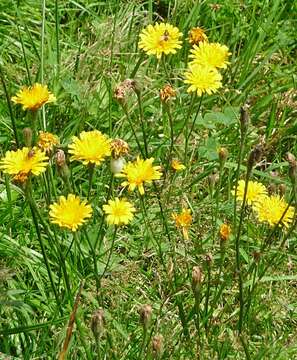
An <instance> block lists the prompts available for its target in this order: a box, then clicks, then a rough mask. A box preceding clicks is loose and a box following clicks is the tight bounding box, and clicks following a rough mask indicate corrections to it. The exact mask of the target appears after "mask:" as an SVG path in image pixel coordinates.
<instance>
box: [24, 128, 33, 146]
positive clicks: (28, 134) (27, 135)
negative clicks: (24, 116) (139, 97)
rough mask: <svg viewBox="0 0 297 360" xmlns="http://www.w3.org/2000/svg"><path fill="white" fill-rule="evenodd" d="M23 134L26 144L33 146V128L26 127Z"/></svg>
mask: <svg viewBox="0 0 297 360" xmlns="http://www.w3.org/2000/svg"><path fill="white" fill-rule="evenodd" d="M23 135H24V143H25V146H27V147H31V146H32V137H33V133H32V129H30V128H28V127H27V128H24V129H23Z"/></svg>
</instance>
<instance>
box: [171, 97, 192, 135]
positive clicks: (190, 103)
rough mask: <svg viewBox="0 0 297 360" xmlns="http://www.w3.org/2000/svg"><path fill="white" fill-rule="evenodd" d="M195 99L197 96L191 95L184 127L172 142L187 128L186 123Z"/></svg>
mask: <svg viewBox="0 0 297 360" xmlns="http://www.w3.org/2000/svg"><path fill="white" fill-rule="evenodd" d="M196 98H197V94H196V93H195V94H194V95H192V98H191V102H190V106H189V110H188V112H187V115H186V117H185V121H184V125H183V127H182V128H181V130H180V131H179V133H178V134H177V136H176V138H175V140H174V142H175V141H176V140H177V139H178V137H179V136H180V134H181V133H182V132H183V131H184V129H185V128H187V126H188V122H189V119H190V115H191V113H192V111H193V107H194V103H195V100H196Z"/></svg>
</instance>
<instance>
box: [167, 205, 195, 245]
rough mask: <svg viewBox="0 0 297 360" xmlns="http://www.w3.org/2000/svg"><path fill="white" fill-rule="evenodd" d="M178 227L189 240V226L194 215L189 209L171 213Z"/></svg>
mask: <svg viewBox="0 0 297 360" xmlns="http://www.w3.org/2000/svg"><path fill="white" fill-rule="evenodd" d="M171 216H172V218H173V220H174V221H175V225H176V227H177V228H181V229H182V233H183V236H184V238H185V240H189V231H188V230H189V228H190V226H191V224H192V215H191V212H190V210H189V209H182V212H181V213H180V214H176V213H172V214H171Z"/></svg>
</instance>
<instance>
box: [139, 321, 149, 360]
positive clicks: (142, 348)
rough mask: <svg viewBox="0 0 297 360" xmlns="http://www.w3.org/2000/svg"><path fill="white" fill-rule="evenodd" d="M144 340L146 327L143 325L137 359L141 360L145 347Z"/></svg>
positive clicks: (145, 338)
mask: <svg viewBox="0 0 297 360" xmlns="http://www.w3.org/2000/svg"><path fill="white" fill-rule="evenodd" d="M146 342H147V327H146V326H143V333H142V342H141V347H140V352H139V357H138V359H139V360H143V353H144V350H145V347H146Z"/></svg>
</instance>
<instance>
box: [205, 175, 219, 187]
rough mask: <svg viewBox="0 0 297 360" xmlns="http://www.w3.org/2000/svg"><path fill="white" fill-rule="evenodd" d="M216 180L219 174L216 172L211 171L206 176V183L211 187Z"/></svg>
mask: <svg viewBox="0 0 297 360" xmlns="http://www.w3.org/2000/svg"><path fill="white" fill-rule="evenodd" d="M218 181H219V175H218V174H217V173H213V174H210V175H209V176H208V184H209V186H210V188H211V189H212V188H213V187H214V186H215V184H216V183H217V182H218Z"/></svg>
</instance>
